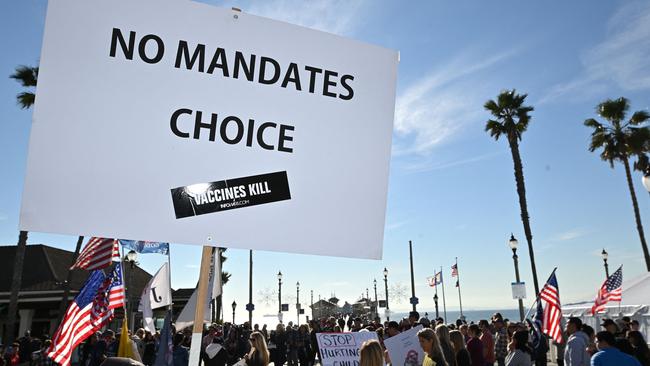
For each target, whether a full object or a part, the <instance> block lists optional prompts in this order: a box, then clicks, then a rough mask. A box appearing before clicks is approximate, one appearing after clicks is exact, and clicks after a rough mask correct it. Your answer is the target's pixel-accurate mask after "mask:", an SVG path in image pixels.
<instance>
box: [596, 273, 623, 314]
mask: <svg viewBox="0 0 650 366" xmlns="http://www.w3.org/2000/svg"><path fill="white" fill-rule="evenodd" d="M622 293H623V266H620V267H619V268H618V269H617V270H616V272H614V273H613V274H612V275H611V276H609V277H607V279H606V280H605V282H604V283H603V285H602V286H601V287H600V290H598V296H597V297H596V303H595V304H594V306H592V307H591V315H595V314H596V313H602V312H604V311H605V304H607V303H608V302H610V301H621V299H622Z"/></svg>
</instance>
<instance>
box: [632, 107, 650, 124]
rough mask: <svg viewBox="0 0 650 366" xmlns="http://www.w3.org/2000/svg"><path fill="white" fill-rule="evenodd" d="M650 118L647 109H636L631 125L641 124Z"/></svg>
mask: <svg viewBox="0 0 650 366" xmlns="http://www.w3.org/2000/svg"><path fill="white" fill-rule="evenodd" d="M648 119H650V114H649V113H648V112H646V111H636V112H634V114H633V115H632V118H630V124H631V125H634V126H636V125H639V124H641V123H643V122H645V121H647V120H648Z"/></svg>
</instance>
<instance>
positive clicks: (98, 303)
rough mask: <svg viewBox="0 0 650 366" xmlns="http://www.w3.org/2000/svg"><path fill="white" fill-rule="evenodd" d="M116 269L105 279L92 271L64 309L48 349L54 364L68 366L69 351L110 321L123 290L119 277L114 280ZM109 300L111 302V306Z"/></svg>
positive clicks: (122, 296) (99, 272)
mask: <svg viewBox="0 0 650 366" xmlns="http://www.w3.org/2000/svg"><path fill="white" fill-rule="evenodd" d="M116 268H117V270H114V271H113V272H112V273H111V275H109V276H106V275H104V273H103V272H102V271H93V272H92V273H91V274H90V277H89V278H88V280H87V281H86V283H85V284H84V286H83V288H82V289H81V291H80V292H79V294H78V295H77V297H76V298H75V299H74V301H73V302H72V303H71V304H70V306H69V307H68V310H67V311H66V314H65V317H64V318H63V320H62V322H61V325H59V328H58V329H57V330H56V332H55V333H54V336H53V337H52V346H50V348H49V350H48V356H49V357H50V358H52V360H54V362H56V363H58V364H60V365H61V366H69V365H70V358H71V356H72V351H73V350H74V349H75V348H76V347H77V346H78V345H79V344H81V342H83V341H84V340H85V339H86V338H88V337H89V336H90V335H92V334H93V333H94V332H96V331H98V330H99V329H101V328H102V327H103V326H104V325H106V323H108V322H109V321H110V320H111V319H112V318H113V309H114V308H115V307H116V306H115V305H116V304H120V300H119V299H120V298H121V299H122V300H121V303H122V304H123V303H124V287H123V286H122V287H121V290H120V286H121V278H119V281H118V280H117V279H116V277H115V275H116V274H119V273H120V271H121V269H120V268H119V264H117V265H116ZM120 291H121V294H120ZM111 294H112V295H111ZM112 297H113V298H114V299H115V300H114V301H115V303H111V298H112Z"/></svg>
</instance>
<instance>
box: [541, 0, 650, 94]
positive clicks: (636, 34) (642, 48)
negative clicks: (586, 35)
mask: <svg viewBox="0 0 650 366" xmlns="http://www.w3.org/2000/svg"><path fill="white" fill-rule="evenodd" d="M581 61H582V65H583V72H582V73H581V74H580V75H579V76H578V77H577V78H575V79H573V80H571V81H569V82H566V83H562V84H558V85H555V86H553V87H552V88H551V89H550V90H549V91H548V92H547V94H546V95H545V96H544V97H543V98H542V99H541V100H540V102H539V103H538V104H541V103H546V102H550V101H553V100H556V99H558V98H563V97H566V96H571V97H574V98H575V97H577V98H582V99H585V98H590V97H593V96H596V95H602V94H603V93H604V92H606V91H610V90H611V87H612V86H616V87H618V88H619V89H621V90H623V91H635V90H646V89H650V73H648V70H650V3H648V2H634V3H629V4H627V5H625V6H623V7H622V8H621V9H619V11H618V12H616V14H614V15H613V16H612V18H611V19H610V21H609V23H608V27H607V36H606V37H605V39H604V40H603V41H602V42H600V43H599V44H597V45H595V46H594V47H592V48H591V49H589V50H587V51H586V52H584V53H583V55H582V57H581Z"/></svg>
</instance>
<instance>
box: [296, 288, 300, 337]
mask: <svg viewBox="0 0 650 366" xmlns="http://www.w3.org/2000/svg"><path fill="white" fill-rule="evenodd" d="M296 324H298V325H299V326H300V282H296Z"/></svg>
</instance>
